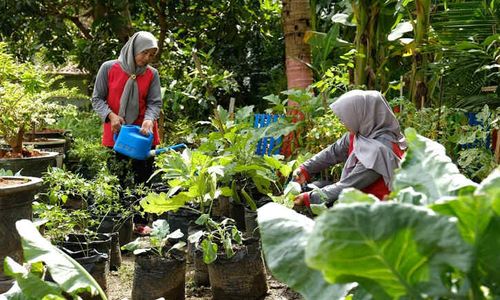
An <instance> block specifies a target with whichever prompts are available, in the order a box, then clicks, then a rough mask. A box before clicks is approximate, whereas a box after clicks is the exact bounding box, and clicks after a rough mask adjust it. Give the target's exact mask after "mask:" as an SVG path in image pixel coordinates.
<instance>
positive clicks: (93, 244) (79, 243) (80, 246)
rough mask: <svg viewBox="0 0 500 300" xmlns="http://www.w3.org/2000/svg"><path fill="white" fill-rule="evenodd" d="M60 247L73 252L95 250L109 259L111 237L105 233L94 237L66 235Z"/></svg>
mask: <svg viewBox="0 0 500 300" xmlns="http://www.w3.org/2000/svg"><path fill="white" fill-rule="evenodd" d="M61 246H62V247H64V248H66V249H67V250H70V251H73V252H78V251H86V252H90V251H91V250H96V251H98V252H99V253H104V254H106V255H107V256H108V258H109V257H110V255H111V236H110V235H109V234H106V233H99V234H96V235H85V234H68V236H67V237H66V240H65V241H63V242H62V243H61Z"/></svg>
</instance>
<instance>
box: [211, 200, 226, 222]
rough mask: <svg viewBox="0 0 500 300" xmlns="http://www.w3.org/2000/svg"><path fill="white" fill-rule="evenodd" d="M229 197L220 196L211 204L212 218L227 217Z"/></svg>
mask: <svg viewBox="0 0 500 300" xmlns="http://www.w3.org/2000/svg"><path fill="white" fill-rule="evenodd" d="M229 201H230V200H229V197H224V196H220V197H219V198H217V199H215V200H214V202H213V204H212V217H226V218H227V217H229V215H230V210H231V205H230V204H229Z"/></svg>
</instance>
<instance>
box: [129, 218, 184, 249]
mask: <svg viewBox="0 0 500 300" xmlns="http://www.w3.org/2000/svg"><path fill="white" fill-rule="evenodd" d="M182 236H183V233H182V232H181V230H180V229H177V230H176V231H174V232H170V226H169V225H168V222H167V221H166V220H163V219H158V220H156V221H154V222H153V228H152V230H151V234H150V235H149V236H148V237H138V238H137V239H135V240H134V241H132V242H130V243H128V244H126V245H124V246H122V249H123V250H128V251H133V253H134V254H135V255H141V254H153V255H158V256H161V257H166V256H168V254H169V253H170V252H171V251H173V250H174V249H177V250H179V249H182V248H183V247H184V246H185V245H186V243H185V242H182V241H179V242H176V243H175V244H174V243H173V242H172V241H176V240H178V239H180V238H181V237H182Z"/></svg>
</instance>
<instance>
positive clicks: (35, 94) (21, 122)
mask: <svg viewBox="0 0 500 300" xmlns="http://www.w3.org/2000/svg"><path fill="white" fill-rule="evenodd" d="M0 64H1V65H2V66H3V67H2V69H1V70H0V86H1V88H0V99H1V101H0V115H1V116H2V122H0V135H1V136H3V140H4V143H6V144H7V145H8V146H9V147H10V148H9V149H6V150H2V151H0V167H3V168H5V169H10V170H13V171H14V172H17V171H19V170H21V169H22V170H23V174H24V175H30V176H37V177H40V176H41V173H42V172H44V171H45V170H46V169H47V166H50V165H52V166H55V163H56V161H55V157H56V156H57V155H58V154H57V153H43V152H41V151H34V150H33V151H28V150H26V149H23V137H24V134H25V133H26V132H27V131H28V130H29V128H30V127H31V126H36V125H37V124H40V123H42V122H47V123H50V122H52V120H53V119H54V118H53V117H54V116H55V112H57V111H58V109H56V107H58V105H57V104H55V103H50V101H49V100H50V98H52V97H55V96H72V95H74V94H75V90H71V89H67V88H64V87H62V88H57V89H53V90H50V89H51V88H52V87H51V85H52V84H53V80H47V77H46V73H45V72H44V71H43V70H41V69H40V68H36V67H35V66H33V65H31V64H29V63H25V64H19V63H16V62H15V60H14V58H13V57H12V56H11V55H9V54H7V53H6V51H5V44H3V43H2V44H0Z"/></svg>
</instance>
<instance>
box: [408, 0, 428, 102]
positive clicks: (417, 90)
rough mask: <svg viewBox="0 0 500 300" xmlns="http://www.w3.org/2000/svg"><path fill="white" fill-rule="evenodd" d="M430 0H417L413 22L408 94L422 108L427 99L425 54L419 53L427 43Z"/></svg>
mask: <svg viewBox="0 0 500 300" xmlns="http://www.w3.org/2000/svg"><path fill="white" fill-rule="evenodd" d="M430 4H431V3H430V0H417V1H416V2H415V5H416V7H417V19H416V23H415V49H414V51H413V64H412V74H411V75H412V77H411V86H410V94H411V99H412V101H413V103H414V104H415V106H416V107H420V108H423V107H424V106H425V104H426V103H427V101H428V98H429V95H428V94H429V93H428V88H427V81H426V76H425V70H426V68H427V54H423V53H421V49H422V46H424V45H425V44H427V38H428V32H429V18H430Z"/></svg>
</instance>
